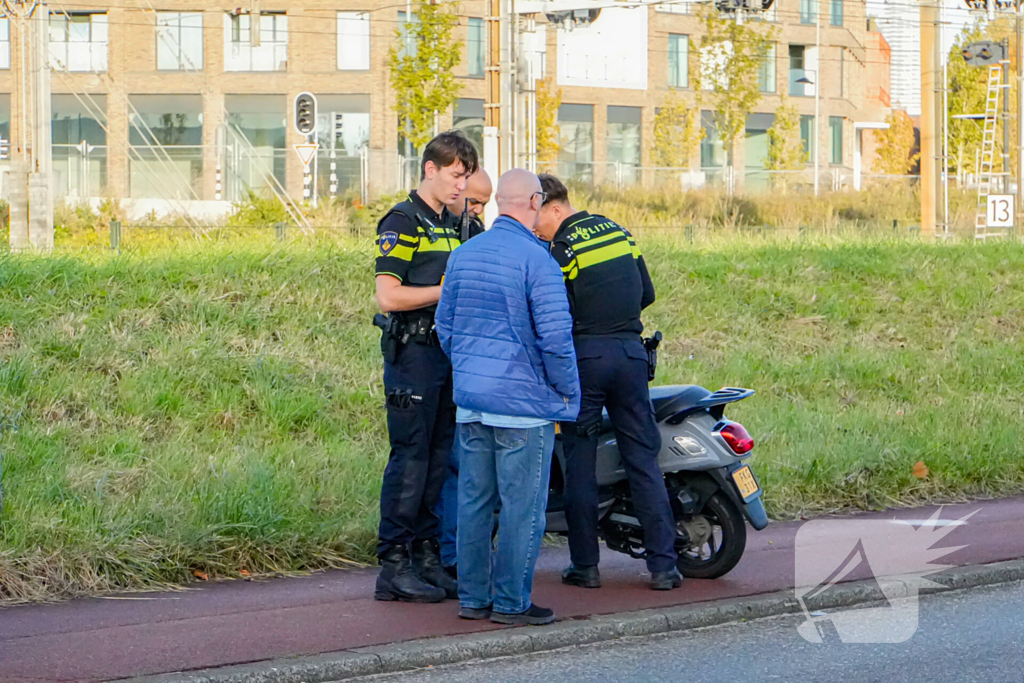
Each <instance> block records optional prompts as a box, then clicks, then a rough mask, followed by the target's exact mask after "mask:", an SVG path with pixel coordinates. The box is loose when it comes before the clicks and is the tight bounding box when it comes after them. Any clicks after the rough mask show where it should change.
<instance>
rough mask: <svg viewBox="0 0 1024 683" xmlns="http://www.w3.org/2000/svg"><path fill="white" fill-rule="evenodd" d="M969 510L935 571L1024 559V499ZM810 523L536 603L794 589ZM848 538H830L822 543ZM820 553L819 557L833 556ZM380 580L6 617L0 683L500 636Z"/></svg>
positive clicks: (364, 575) (358, 578) (243, 584)
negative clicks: (713, 560) (671, 569)
mask: <svg viewBox="0 0 1024 683" xmlns="http://www.w3.org/2000/svg"><path fill="white" fill-rule="evenodd" d="M936 509H937V508H936V507H929V508H912V509H902V510H892V511H887V512H881V513H865V514H861V515H856V516H855V517H854V518H853V519H858V520H891V522H892V523H894V524H904V525H907V524H909V525H911V526H914V527H918V526H920V525H921V524H925V525H926V526H928V525H929V524H928V520H929V519H930V518H932V516H933V514H934V512H935V511H936ZM972 511H977V512H976V513H975V514H974V515H973V516H971V517H970V518H969V519H968V520H967V521H966V522H963V523H954V524H953V526H954V527H955V528H953V529H952V530H951V531H950V533H949V535H948V536H946V537H945V538H943V539H942V540H939V541H938V542H937V543H936V544H935V545H936V547H950V548H951V547H955V546H964V547H963V548H960V549H959V550H956V551H954V552H952V553H951V554H949V555H947V556H946V557H944V558H942V559H940V560H937V562H938V563H940V564H943V565H948V566H963V565H975V564H987V563H991V562H998V561H1003V560H1011V559H1019V558H1024V497H1017V498H1007V499H1001V500H995V501H978V502H974V503H967V504H959V505H950V506H945V507H944V508H943V509H942V510H941V513H940V519H941V520H945V521H944V522H940V523H939V524H938V526H940V527H941V526H942V525H944V524H947V523H949V522H955V520H960V519H961V518H963V517H965V516H966V515H967V514H969V513H971V512H972ZM802 524H804V522H787V523H773V524H771V525H770V526H769V527H768V528H767V529H765V530H764V531H761V532H757V531H754V530H753V529H750V528H749V527H748V536H747V550H746V553H745V554H744V556H743V559H742V561H741V562H740V564H739V565H738V566H737V567H736V569H734V570H733V571H732V572H731V573H730V574H728V575H727V576H725V577H722V578H719V579H715V580H693V579H688V580H687V581H686V582H685V583H684V585H683V587H682V588H681V589H678V590H675V591H670V592H655V591H652V590H650V589H649V588H647V584H646V581H647V576H648V575H647V573H646V571H645V567H644V564H643V562H642V561H640V560H634V559H631V558H629V557H626V556H624V555H620V554H618V553H614V552H611V551H609V550H607V549H602V559H601V575H602V581H603V584H604V585H603V587H602V588H600V589H596V590H588V589H582V588H575V587H567V586H563V585H562V584H561V583H560V580H559V576H560V573H561V570H562V568H563V567H564V566H565V565H566V564H567V562H568V550H567V549H566V548H556V547H550V548H545V549H544V550H543V551H542V554H541V558H540V561H539V562H538V567H537V576H536V580H535V585H534V600H535V601H536V602H537V603H538V604H541V605H544V606H547V607H552V608H554V610H555V612H556V614H557V615H558V617H559V618H560V619H579V618H585V617H589V616H595V615H603V614H614V613H618V612H627V611H634V610H641V609H650V608H656V607H668V606H679V605H685V604H690V603H697V602H707V601H714V600H720V599H726V598H737V597H744V596H753V595H760V594H764V593H772V592H776V591H780V590H787V589H792V588H793V585H794V563H795V544H796V536H797V531H798V529H799V528H800V527H801V525H802ZM933 526H934V525H933ZM939 535H941V534H939ZM937 536H938V535H937ZM841 540H842V539H832V538H829V537H828V536H827V535H826V536H823V537H819V538H817V539H815V541H814V542H815V543H817V544H822V545H827V544H829V543H839V542H841ZM825 550H827V549H824V548H823V552H822V555H827V554H828V553H827V552H824V551H825ZM893 550H894V551H895V552H899V549H898V548H894V549H893ZM810 556H811V557H813V556H814V553H813V552H812V553H811V555H810ZM375 576H376V572H375V570H373V569H362V570H354V571H331V572H322V573H316V574H313V575H309V576H301V577H293V578H283V579H273V580H266V581H225V582H211V583H203V584H193V585H191V586H189V587H188V588H187V589H186V590H182V591H173V592H165V593H134V594H125V595H117V596H109V597H106V598H94V599H85V600H76V601H72V602H66V603H61V604H55V605H23V606H16V607H9V608H6V609H0V682H2V683H15V682H18V683H27V682H29V681H31V682H37V681H88V682H92V681H106V680H114V679H119V678H129V677H134V676H142V675H149V674H158V673H167V672H174V671H185V670H192V669H202V668H208V667H215V666H225V665H232V664H242V663H249V662H257V661H262V660H268V659H275V658H279V657H291V656H302V655H312V654H318V653H325V652H337V651H341V650H349V649H354V648H359V647H367V646H372V645H383V644H388V643H396V642H402V641H409V640H416V639H421V638H431V637H438V636H447V635H458V634H466V633H472V632H480V631H490V630H495V629H498V628H504V627H499V626H495V625H492V624H490V623H489V622H476V621H463V620H460V619H459V618H458V617H457V616H456V612H457V609H458V606H457V603H456V602H455V601H446V602H444V603H440V604H435V605H410V604H402V603H381V602H376V601H374V600H373V597H372V596H373V582H374V578H375ZM865 578H869V572H865V571H864V570H863V568H862V569H861V570H860V571H854V572H853V573H851V574H849V575H848V576H846V577H844V581H855V580H859V579H865Z"/></svg>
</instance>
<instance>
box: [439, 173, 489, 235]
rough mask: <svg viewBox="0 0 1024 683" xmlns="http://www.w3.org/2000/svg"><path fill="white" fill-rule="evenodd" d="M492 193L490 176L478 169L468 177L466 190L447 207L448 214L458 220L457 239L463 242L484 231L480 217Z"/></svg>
mask: <svg viewBox="0 0 1024 683" xmlns="http://www.w3.org/2000/svg"><path fill="white" fill-rule="evenodd" d="M493 192H494V186H493V185H492V184H491V176H489V175H488V174H487V171H485V170H484V169H482V168H480V169H477V171H476V173H474V174H473V175H471V176H469V179H468V180H467V181H466V189H465V190H463V191H462V193H461V194H460V195H459V198H458V199H456V200H455V201H453V202H452V203H450V204H448V205H447V206H448V213H450V214H451V215H452V216H456V217H458V219H459V229H460V230H459V237H460V239H461V240H462V241H463V242H465V241H467V240H468V239H469V238H471V237H476V236H477V235H479V234H480V233H482V232H483V231H484V222H483V220H481V219H480V216H481V215H482V214H483V212H484V207H485V206H487V203H488V202H490V201H491V194H492V193H493Z"/></svg>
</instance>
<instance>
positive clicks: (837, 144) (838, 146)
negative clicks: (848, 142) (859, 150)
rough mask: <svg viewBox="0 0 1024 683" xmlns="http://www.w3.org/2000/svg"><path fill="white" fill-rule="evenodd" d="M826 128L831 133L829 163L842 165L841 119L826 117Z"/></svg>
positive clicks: (838, 117)
mask: <svg viewBox="0 0 1024 683" xmlns="http://www.w3.org/2000/svg"><path fill="white" fill-rule="evenodd" d="M828 126H829V128H830V129H831V132H832V149H831V163H833V164H842V163H843V117H842V116H830V117H828Z"/></svg>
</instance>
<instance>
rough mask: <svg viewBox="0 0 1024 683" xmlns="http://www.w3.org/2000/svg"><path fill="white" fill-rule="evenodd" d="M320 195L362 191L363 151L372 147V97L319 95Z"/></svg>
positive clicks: (318, 175) (317, 120)
mask: <svg viewBox="0 0 1024 683" xmlns="http://www.w3.org/2000/svg"><path fill="white" fill-rule="evenodd" d="M316 100H317V117H316V135H317V140H318V141H319V143H320V150H319V152H318V155H319V157H318V162H317V165H316V171H317V192H318V193H319V194H320V195H321V196H326V195H328V194H330V195H338V194H345V193H346V192H348V191H351V190H355V191H358V189H359V179H360V175H359V174H360V163H361V161H360V152H361V151H362V150H363V148H365V147H367V146H368V145H369V144H370V96H369V95H322V94H319V93H318V94H317V96H316Z"/></svg>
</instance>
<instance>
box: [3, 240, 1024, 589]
mask: <svg viewBox="0 0 1024 683" xmlns="http://www.w3.org/2000/svg"><path fill="white" fill-rule="evenodd" d="M641 240H642V247H643V248H644V250H645V253H646V255H647V259H648V261H649V263H650V265H651V267H652V271H653V275H654V279H655V283H656V285H657V287H658V291H659V299H658V301H657V303H656V304H655V305H654V306H653V308H652V309H651V310H650V312H649V314H648V315H647V316H646V322H647V325H648V329H655V328H657V329H660V330H662V331H663V332H664V334H665V338H666V341H665V344H664V347H663V348H664V352H663V353H662V354H661V366H660V369H659V377H658V380H657V382H658V383H659V384H665V383H677V382H679V383H682V382H687V383H689V382H694V383H700V384H703V385H705V386H708V387H711V388H717V387H719V386H723V385H732V386H747V387H751V388H754V389H756V390H757V394H756V395H755V396H754V397H753V398H751V399H749V400H747V401H745V402H743V403H740V404H737V405H736V406H734V407H732V408H731V409H730V410H729V415H730V416H731V417H733V418H734V419H738V420H740V421H742V422H743V423H744V424H746V426H747V427H748V428H749V429H750V431H751V433H752V434H753V435H754V437H755V439H756V441H757V448H756V449H755V456H754V458H753V460H752V463H753V465H754V467H755V469H756V471H757V473H758V475H759V477H760V479H761V482H762V484H763V485H764V487H765V489H766V492H767V493H766V501H767V503H768V506H769V512H770V514H771V515H772V516H773V517H775V518H776V519H785V518H791V517H793V516H797V515H801V514H811V513H820V512H825V511H831V510H838V509H844V508H863V509H875V508H879V507H884V506H891V505H908V504H914V503H923V502H927V501H946V500H958V499H963V498H965V497H984V496H995V495H1001V494H1009V493H1015V492H1020V491H1024V458H1022V457H1021V456H1020V447H1019V444H1020V443H1021V442H1022V441H1024V419H1022V411H1024V399H1022V396H1021V391H1020V389H1021V387H1022V386H1024V345H1022V343H1021V336H1022V331H1024V275H1022V272H1024V270H1022V269H1024V247H1021V246H1017V245H1009V244H994V245H985V246H975V245H973V244H970V245H953V244H949V245H929V244H923V243H917V242H914V241H891V242H885V241H877V240H875V241H866V240H859V241H857V240H854V241H842V242H841V241H838V240H835V241H831V242H824V241H817V242H815V243H800V242H796V241H794V242H785V241H781V240H777V241H772V240H771V239H761V240H757V241H755V242H754V243H751V242H749V241H748V242H740V241H739V240H738V239H733V240H720V241H711V242H705V243H701V244H699V245H696V246H695V245H690V244H688V243H687V242H686V241H685V239H680V236H679V233H678V232H665V231H655V230H650V231H646V232H644V233H642V236H641ZM367 242H368V240H363V241H361V242H359V243H355V242H351V241H350V242H347V243H346V242H345V241H344V240H340V241H339V243H338V244H336V245H334V246H330V245H325V244H318V245H308V244H298V243H292V244H287V245H284V246H277V245H273V244H264V245H255V246H254V245H251V244H250V245H248V246H244V245H240V244H238V243H235V244H234V245H232V244H222V245H220V246H214V247H207V248H206V249H205V250H200V249H198V248H194V249H187V248H183V247H179V248H177V249H175V250H164V251H157V252H155V253H153V254H150V255H148V256H141V255H138V254H127V255H122V256H114V255H110V254H109V253H96V252H82V253H79V254H75V255H64V256H54V257H49V258H44V257H38V256H10V255H3V254H0V449H2V452H3V461H2V466H3V489H4V498H3V510H2V520H0V531H2V535H3V541H2V546H0V600H2V601H17V600H29V599H32V600H38V599H46V598H52V597H66V596H70V595H79V594H87V593H94V592H101V591H107V590H113V589H122V588H139V587H145V586H155V585H166V584H168V583H176V582H184V581H188V580H190V579H191V576H192V572H193V571H194V570H200V571H203V572H206V573H208V574H211V575H216V576H237V575H238V574H239V572H240V571H241V570H245V571H248V572H251V573H253V574H257V573H272V572H279V571H294V570H303V569H310V568H317V567H338V566H346V565H349V564H351V563H354V562H362V561H366V560H368V559H369V557H370V554H371V552H372V549H373V545H374V538H375V530H376V521H377V495H378V492H379V481H380V474H381V472H382V470H383V467H384V464H385V459H386V444H387V440H386V433H385V428H384V420H383V418H384V412H383V408H382V405H383V395H382V388H381V381H380V369H381V360H380V353H379V348H378V345H377V339H378V338H377V330H376V329H375V328H373V327H371V325H370V324H369V320H370V317H371V314H372V312H373V311H374V310H375V309H374V302H373V278H372V257H371V253H370V247H369V245H368V244H367ZM919 460H923V461H924V462H925V463H926V465H927V466H928V468H929V469H930V474H929V476H928V477H927V478H926V479H923V480H921V479H917V478H915V477H914V476H913V475H912V472H911V470H912V468H913V466H914V464H915V463H916V462H917V461H919Z"/></svg>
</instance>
